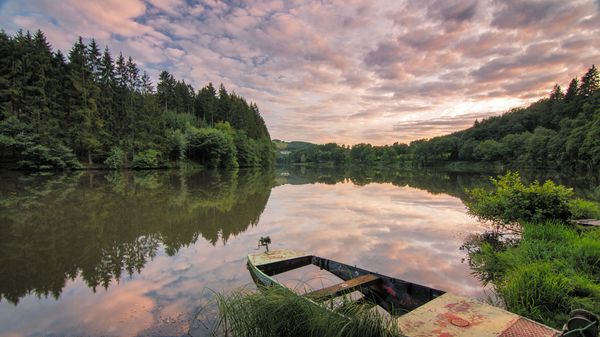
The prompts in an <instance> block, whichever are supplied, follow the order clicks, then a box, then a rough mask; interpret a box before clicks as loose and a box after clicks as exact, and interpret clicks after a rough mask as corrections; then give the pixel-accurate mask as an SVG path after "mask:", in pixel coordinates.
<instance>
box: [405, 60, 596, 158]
mask: <svg viewBox="0 0 600 337" xmlns="http://www.w3.org/2000/svg"><path fill="white" fill-rule="evenodd" d="M410 152H411V153H412V155H413V160H415V161H418V162H420V163H422V164H430V163H435V162H441V161H456V160H459V161H485V162H502V163H510V164H515V165H519V166H531V167H540V168H558V167H571V168H578V169H586V170H590V169H595V168H596V169H597V168H600V76H599V74H598V69H597V68H596V67H595V66H592V67H591V68H590V69H589V70H588V71H587V73H586V74H585V75H584V76H583V77H581V80H578V79H573V80H572V81H571V82H570V84H569V87H568V89H567V91H566V92H563V90H562V89H561V87H560V86H559V85H558V84H557V85H555V86H554V88H553V89H552V91H551V94H550V96H549V97H548V98H544V99H540V100H539V101H537V102H535V103H533V104H531V105H530V106H528V107H527V108H516V109H513V110H510V111H509V112H507V113H505V114H503V115H501V116H495V117H490V118H487V119H484V120H482V121H480V122H478V121H476V122H475V124H474V125H473V126H472V127H470V128H468V129H466V130H463V131H459V132H455V133H452V134H450V135H446V136H441V137H435V138H432V139H429V140H418V141H414V142H412V143H411V144H410Z"/></svg>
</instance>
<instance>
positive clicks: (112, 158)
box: [104, 147, 125, 170]
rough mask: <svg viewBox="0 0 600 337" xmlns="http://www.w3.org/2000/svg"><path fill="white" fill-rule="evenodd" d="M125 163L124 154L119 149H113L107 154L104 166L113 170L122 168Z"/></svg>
mask: <svg viewBox="0 0 600 337" xmlns="http://www.w3.org/2000/svg"><path fill="white" fill-rule="evenodd" d="M124 162H125V152H124V151H123V150H121V148H119V147H113V148H112V149H110V152H109V153H108V157H106V159H105V160H104V165H106V166H108V167H110V168H111V169H113V170H119V169H121V168H123V166H124Z"/></svg>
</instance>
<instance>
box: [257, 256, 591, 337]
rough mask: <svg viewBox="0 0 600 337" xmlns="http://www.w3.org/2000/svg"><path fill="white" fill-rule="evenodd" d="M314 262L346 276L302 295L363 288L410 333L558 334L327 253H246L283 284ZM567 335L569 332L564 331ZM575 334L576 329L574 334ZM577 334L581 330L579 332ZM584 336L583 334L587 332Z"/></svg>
mask: <svg viewBox="0 0 600 337" xmlns="http://www.w3.org/2000/svg"><path fill="white" fill-rule="evenodd" d="M308 265H314V266H317V267H319V268H320V269H323V270H326V271H328V272H330V273H332V274H333V275H335V276H337V277H339V278H340V279H342V281H343V282H341V283H339V284H336V285H333V286H330V287H326V288H323V289H318V290H315V291H312V292H308V293H306V294H304V295H302V296H304V297H305V298H306V300H307V301H312V302H314V303H315V304H316V303H319V302H324V301H328V300H332V299H334V298H336V297H338V296H342V295H345V294H350V293H352V292H357V291H358V292H360V294H362V297H361V299H358V300H359V301H360V300H362V299H368V300H369V301H372V302H374V303H376V304H377V305H379V306H380V307H381V308H383V309H385V310H386V311H387V312H388V313H390V314H391V315H392V316H393V317H394V319H395V320H396V322H397V324H398V325H399V327H400V329H401V331H402V332H403V334H404V335H406V336H410V337H471V336H472V337H521V336H522V337H556V336H560V335H561V332H559V331H558V330H555V329H552V328H550V327H548V326H545V325H543V324H540V323H538V322H535V321H532V320H530V319H527V318H525V317H522V316H519V315H516V314H514V313H511V312H508V311H506V310H503V309H501V308H497V307H494V306H491V305H489V304H486V303H483V302H480V301H477V300H474V299H471V298H467V297H463V296H459V295H454V294H450V293H446V292H444V291H441V290H438V289H433V288H429V287H426V286H423V285H419V284H416V283H411V282H407V281H404V280H400V279H397V278H393V277H390V276H386V275H382V274H378V273H374V272H371V271H368V270H365V269H361V268H357V267H355V266H351V265H348V264H344V263H341V262H337V261H334V260H330V259H326V258H323V257H319V256H315V255H311V254H306V253H301V252H296V251H292V250H288V249H278V250H273V251H268V249H267V251H266V252H262V253H255V254H249V255H248V269H249V270H250V273H251V275H252V278H253V279H254V281H255V282H256V283H257V284H258V285H262V286H272V285H279V286H283V285H282V284H280V283H279V282H278V281H277V280H276V279H275V278H273V276H275V275H277V274H280V273H283V272H286V271H290V270H293V269H297V268H301V267H304V266H308ZM565 336H566V335H565ZM573 336H575V335H573ZM577 336H578V335H577ZM584 336H585V335H584Z"/></svg>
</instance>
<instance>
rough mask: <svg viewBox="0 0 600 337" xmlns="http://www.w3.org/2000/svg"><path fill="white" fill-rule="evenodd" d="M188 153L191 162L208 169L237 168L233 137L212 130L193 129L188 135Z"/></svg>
mask: <svg viewBox="0 0 600 337" xmlns="http://www.w3.org/2000/svg"><path fill="white" fill-rule="evenodd" d="M188 141H189V145H188V153H187V156H188V158H190V159H191V160H194V161H197V162H199V163H200V164H202V165H206V166H207V167H211V168H214V167H237V166H238V163H237V159H236V149H235V144H234V141H233V137H232V136H231V135H230V134H228V133H226V132H223V131H220V130H217V129H212V128H202V129H197V128H192V129H191V130H190V131H189V134H188Z"/></svg>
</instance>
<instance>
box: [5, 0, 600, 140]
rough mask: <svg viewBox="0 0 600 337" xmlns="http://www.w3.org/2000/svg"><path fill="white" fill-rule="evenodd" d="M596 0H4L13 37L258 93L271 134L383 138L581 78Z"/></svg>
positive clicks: (514, 103) (447, 128)
mask: <svg viewBox="0 0 600 337" xmlns="http://www.w3.org/2000/svg"><path fill="white" fill-rule="evenodd" d="M599 13H600V2H598V1H597V0H596V1H593V0H586V1H502V2H495V1H470V0H467V1H425V2H421V1H418V2H416V1H415V2H410V1H364V2H362V1H339V0H333V1H324V2H315V1H279V0H275V1H259V0H252V1H208V2H197V1H192V0H187V1H186V0H147V1H142V0H126V1H123V0H105V1H100V2H93V1H79V0H63V1H53V0H6V1H1V2H0V20H1V21H2V22H3V28H4V29H6V30H7V32H9V33H14V32H15V31H17V30H18V29H20V28H22V29H26V30H32V31H34V30H37V29H42V30H43V31H44V32H45V33H46V35H47V36H48V40H49V41H50V42H51V43H52V44H53V47H54V48H55V49H61V50H63V51H66V49H69V48H70V47H71V46H72V44H73V42H74V41H75V40H76V38H77V37H78V36H83V37H84V38H85V39H91V38H96V39H97V41H98V42H99V43H100V44H101V45H102V47H103V46H104V45H108V46H109V48H110V49H111V50H112V51H113V54H118V52H119V51H123V53H124V54H125V55H131V56H132V57H133V58H134V59H135V60H136V61H137V62H138V63H140V65H141V66H143V67H144V69H146V70H148V71H149V72H150V74H151V76H152V78H153V81H154V83H156V82H157V77H158V73H159V72H160V71H161V70H163V69H166V70H168V71H170V72H171V73H173V74H174V75H175V77H177V78H180V79H185V80H186V82H190V83H192V84H193V85H194V87H196V88H200V87H202V86H204V85H205V84H206V83H208V82H209V81H211V82H213V83H215V84H216V85H218V84H219V83H221V82H222V83H223V84H225V86H226V87H227V88H230V89H231V90H232V91H235V92H237V93H238V94H241V95H242V96H244V97H246V98H248V99H249V100H252V101H256V102H257V104H258V106H259V107H260V109H261V114H262V115H263V116H264V118H265V121H266V124H267V126H268V128H269V130H270V132H271V136H272V137H273V138H278V139H283V140H288V141H290V140H305V141H310V142H317V143H323V142H329V141H334V142H338V143H344V144H355V143H359V142H369V143H372V144H390V143H393V142H396V141H399V142H409V141H411V140H415V139H419V138H428V137H432V136H436V135H441V134H446V133H449V132H452V131H455V130H459V129H463V128H466V127H469V126H471V125H472V124H473V122H474V121H475V120H476V119H482V118H485V117H487V116H491V115H494V114H499V113H501V112H503V111H507V110H508V109H510V108H512V107H518V106H523V105H526V104H528V103H530V102H532V101H535V100H537V99H539V98H542V97H545V96H547V95H548V94H549V92H550V90H551V88H552V86H553V85H554V84H555V83H559V84H561V85H562V86H563V88H565V87H566V86H567V84H568V82H569V80H570V79H571V78H573V77H577V76H580V74H582V73H584V72H585V70H586V69H587V68H589V67H590V66H591V65H592V64H593V63H594V62H596V63H597V62H598V55H600V39H598V36H600V34H599V33H600V14H599Z"/></svg>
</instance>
